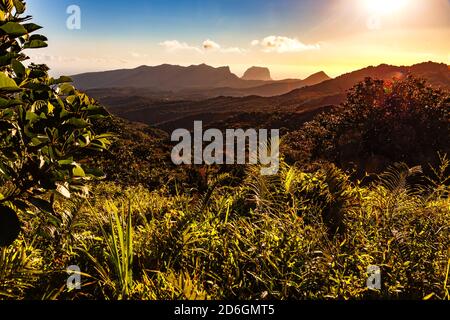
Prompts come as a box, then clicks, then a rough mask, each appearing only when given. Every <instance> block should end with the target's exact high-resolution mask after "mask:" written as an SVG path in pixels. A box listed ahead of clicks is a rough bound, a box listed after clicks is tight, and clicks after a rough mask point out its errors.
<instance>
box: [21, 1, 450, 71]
mask: <svg viewBox="0 0 450 320" xmlns="http://www.w3.org/2000/svg"><path fill="white" fill-rule="evenodd" d="M74 6H76V7H75V11H74V9H73V8H74ZM27 8H28V11H27V13H28V14H30V15H32V16H33V19H34V20H33V22H35V23H37V24H40V25H41V26H43V27H44V29H43V30H41V32H40V33H42V34H44V35H46V36H47V37H48V38H49V47H48V48H45V49H39V50H33V51H32V50H30V51H29V52H28V55H29V56H30V57H31V58H32V60H33V62H35V63H45V64H47V65H48V66H49V67H50V68H51V70H52V71H51V72H52V74H53V75H55V76H56V75H60V74H66V75H73V74H77V73H82V72H90V71H101V70H112V69H123V68H135V67H138V66H141V65H151V66H152V65H159V64H163V63H169V64H177V65H183V66H188V65H192V64H201V63H206V64H209V65H212V66H215V67H219V66H230V68H231V71H232V72H234V73H236V74H237V75H239V76H241V75H242V74H243V73H244V71H245V70H246V69H247V68H249V67H251V66H264V67H268V68H270V70H271V73H272V77H273V78H274V79H285V78H305V77H307V76H308V75H310V74H312V73H315V72H318V71H325V72H326V73H327V74H329V75H330V76H333V77H334V76H338V75H340V74H342V73H346V72H351V71H353V70H357V69H360V68H363V67H366V66H369V65H378V64H381V63H388V64H394V65H412V64H415V63H419V62H424V61H435V62H443V63H447V64H450V0H203V1H200V0H178V1H172V0H128V1H123V0H120V1H119V0H108V1H107V0H96V1H93V0H28V2H27ZM78 8H79V14H78V11H77V10H78ZM68 9H69V10H68Z"/></svg>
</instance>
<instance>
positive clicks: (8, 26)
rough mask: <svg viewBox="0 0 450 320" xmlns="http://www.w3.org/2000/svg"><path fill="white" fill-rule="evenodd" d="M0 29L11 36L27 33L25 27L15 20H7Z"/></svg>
mask: <svg viewBox="0 0 450 320" xmlns="http://www.w3.org/2000/svg"><path fill="white" fill-rule="evenodd" d="M0 30H3V31H4V32H5V33H7V34H8V35H10V36H11V37H21V36H24V35H26V34H27V33H28V31H27V29H25V27H24V26H23V25H21V24H20V23H17V22H7V23H5V24H4V25H2V26H1V27H0Z"/></svg>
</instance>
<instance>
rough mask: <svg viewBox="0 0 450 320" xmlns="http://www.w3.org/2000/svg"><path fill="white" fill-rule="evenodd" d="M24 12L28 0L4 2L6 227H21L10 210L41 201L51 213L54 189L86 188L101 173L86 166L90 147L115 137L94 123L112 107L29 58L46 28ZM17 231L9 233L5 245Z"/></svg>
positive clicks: (1, 126)
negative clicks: (105, 106)
mask: <svg viewBox="0 0 450 320" xmlns="http://www.w3.org/2000/svg"><path fill="white" fill-rule="evenodd" d="M24 12H25V1H22V0H2V1H0V205H1V207H0V227H1V230H2V231H3V230H4V229H8V226H10V227H11V226H12V227H14V228H16V229H17V226H18V223H17V221H18V218H17V217H16V218H11V210H12V211H14V212H18V211H20V210H24V209H27V208H28V207H29V206H35V207H37V208H39V209H41V210H43V211H44V212H46V213H52V211H53V209H52V201H51V200H50V201H48V200H45V199H48V197H47V198H46V197H44V195H47V194H48V193H49V192H50V193H52V194H53V195H54V194H60V195H62V196H64V197H66V198H70V197H71V196H72V195H73V194H74V193H76V194H79V193H83V192H85V185H84V183H85V181H86V180H88V179H92V178H94V177H98V176H102V173H101V172H100V171H98V170H95V169H92V168H88V167H86V166H85V165H83V160H84V159H85V154H86V151H87V150H96V151H101V150H104V149H106V148H107V146H108V145H109V139H108V138H109V137H110V135H108V134H102V135H96V134H95V132H94V131H93V128H92V125H91V121H92V120H93V119H98V118H100V117H104V116H106V115H107V112H106V111H105V110H104V109H103V108H102V107H100V106H99V105H98V104H97V103H96V102H95V101H94V100H93V99H91V98H89V97H88V96H87V95H85V94H83V93H81V92H79V91H77V90H76V89H75V88H74V87H73V86H72V85H71V84H70V82H71V79H70V78H68V77H60V78H58V79H54V78H52V77H50V76H49V74H48V70H49V69H48V67H47V66H46V65H39V64H33V63H29V64H28V65H27V64H26V63H25V62H26V60H28V59H29V57H27V55H26V52H25V50H28V49H37V48H43V47H46V46H47V43H46V41H47V38H46V37H45V36H43V35H39V34H35V33H34V32H35V31H37V30H39V29H40V28H41V27H40V26H38V25H36V24H34V23H30V22H29V21H30V19H31V17H30V16H25V15H24ZM51 198H53V197H51ZM12 221H15V222H12ZM5 224H8V226H5ZM13 233H14V234H17V231H16V232H13ZM0 237H3V235H1V234H0ZM13 238H15V237H12V236H11V237H8V238H7V239H6V238H5V239H2V242H1V243H0V245H6V244H9V243H10V242H11V240H13ZM3 240H5V241H3ZM7 240H8V241H7Z"/></svg>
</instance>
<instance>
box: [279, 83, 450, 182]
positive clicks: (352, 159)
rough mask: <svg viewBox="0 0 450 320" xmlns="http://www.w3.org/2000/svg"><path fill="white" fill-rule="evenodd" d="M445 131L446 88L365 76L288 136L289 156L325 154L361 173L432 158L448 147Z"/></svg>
mask: <svg viewBox="0 0 450 320" xmlns="http://www.w3.org/2000/svg"><path fill="white" fill-rule="evenodd" d="M449 137H450V95H449V94H448V92H445V91H442V90H439V89H434V88H432V87H429V86H427V84H426V83H425V81H423V80H420V79H415V78H413V77H407V78H405V79H404V80H400V81H383V80H374V79H371V78H367V79H366V80H365V81H364V82H361V83H359V84H357V85H356V86H355V87H354V88H353V89H352V90H351V91H350V92H349V93H348V96H347V100H346V102H344V103H343V104H342V105H341V106H339V107H336V108H334V110H332V111H331V112H327V113H323V114H321V115H319V116H318V117H316V118H315V120H313V121H311V122H309V123H307V124H306V125H305V126H304V127H303V128H302V129H301V130H300V131H297V132H295V133H293V134H291V135H290V137H289V138H288V140H289V141H290V143H289V144H290V145H291V149H293V150H294V151H293V152H291V156H292V158H294V160H305V159H306V161H310V160H319V159H320V160H327V161H331V162H334V163H336V164H337V165H339V166H340V167H343V168H357V169H358V170H359V171H360V173H361V174H364V173H365V172H366V171H369V172H381V171H382V170H384V169H385V168H386V167H387V166H389V165H390V164H393V163H395V162H406V163H408V164H409V165H427V164H428V163H434V164H436V163H437V162H438V160H439V159H437V153H438V152H441V153H448V152H449V149H450V144H449ZM296 151H298V152H297V154H296ZM302 152H303V157H302V155H301V153H302ZM305 154H306V155H305Z"/></svg>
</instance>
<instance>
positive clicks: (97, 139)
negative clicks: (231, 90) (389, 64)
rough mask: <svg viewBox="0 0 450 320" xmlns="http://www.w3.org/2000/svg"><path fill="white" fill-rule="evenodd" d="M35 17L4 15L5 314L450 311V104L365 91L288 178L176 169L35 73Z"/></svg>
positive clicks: (162, 151) (414, 90) (293, 145)
mask: <svg viewBox="0 0 450 320" xmlns="http://www.w3.org/2000/svg"><path fill="white" fill-rule="evenodd" d="M23 6H24V3H23V1H19V0H16V1H12V0H0V21H1V22H0V38H1V39H2V41H1V45H0V50H1V51H0V65H1V66H0V68H1V72H0V135H1V140H0V190H1V191H0V204H1V206H0V299H261V300H265V299H398V298H412V299H450V287H449V285H450V279H449V278H450V198H449V192H450V186H449V185H450V159H449V158H448V156H447V155H446V154H445V152H448V150H449V149H448V148H449V141H450V139H449V137H450V134H449V131H448V130H449V123H448V121H449V117H448V112H449V105H448V103H449V100H448V93H445V92H441V91H437V90H433V89H430V88H429V87H427V86H426V84H425V83H423V82H422V81H419V80H415V79H406V80H404V81H399V82H395V83H393V84H392V85H391V84H386V83H384V82H380V81H375V80H371V79H367V80H366V81H365V83H361V84H359V85H357V86H356V87H355V88H354V89H353V91H352V92H350V93H349V96H348V100H347V102H346V103H345V104H344V105H343V106H341V107H339V108H337V109H335V110H333V111H331V112H328V113H325V114H322V115H319V116H318V117H317V118H315V120H313V121H312V122H309V123H307V124H305V125H304V126H303V127H302V129H301V130H300V131H298V132H295V133H294V134H290V135H288V137H286V138H285V139H286V141H288V142H289V144H288V145H289V146H290V149H288V150H286V151H285V157H286V158H285V159H282V161H281V167H280V170H279V172H278V174H276V175H273V176H261V175H260V168H259V167H258V166H250V165H249V166H245V167H242V166H240V167H239V166H238V167H231V168H229V167H227V168H216V167H195V166H192V167H182V168H179V167H178V168H177V167H174V166H173V165H171V164H170V163H169V161H168V156H169V155H168V154H169V152H168V150H170V145H169V144H167V143H166V142H167V135H166V134H164V133H162V132H160V131H157V130H154V129H151V128H148V127H146V126H137V125H132V124H129V123H126V122H125V121H123V120H120V119H117V118H113V117H109V116H108V117H105V116H106V115H107V114H106V112H105V111H104V110H103V109H102V108H101V107H99V106H98V105H97V104H96V103H95V101H93V100H92V99H90V98H89V97H87V96H86V95H85V94H83V93H81V92H78V91H77V90H76V89H75V88H73V86H71V85H70V84H69V83H68V82H69V80H70V79H67V78H64V77H63V78H60V79H58V80H55V79H52V78H50V77H49V76H48V74H47V68H46V67H45V66H42V65H40V66H38V65H33V64H30V65H29V66H28V67H25V65H24V64H22V62H23V61H24V60H25V59H26V56H25V55H24V54H23V52H22V50H23V49H25V48H33V47H40V46H43V45H44V43H45V38H44V37H43V36H33V35H30V33H31V32H32V31H34V30H36V29H37V26H34V25H33V26H31V25H30V24H26V23H25V21H26V20H28V18H20V16H21V14H22V13H23V11H24V7H23ZM33 41H38V42H34V44H32V43H33ZM93 124H94V125H93ZM380 128H383V130H380ZM406 128H409V129H410V130H407V129H406ZM411 130H422V131H426V132H420V131H417V134H414V135H412V134H411V132H412V131H411ZM427 130H432V131H430V132H428V131H427ZM108 132H112V133H113V134H114V137H115V138H114V139H112V138H113V136H112V135H111V134H108ZM405 132H406V133H407V134H405ZM419 132H420V133H421V134H420V135H419V134H418V133H419ZM298 135H300V136H298ZM404 135H407V137H408V139H411V137H413V138H414V139H413V140H411V141H412V142H411V141H410V140H408V141H404V140H401V139H405V137H404ZM300 139H301V140H300ZM300 141H303V142H302V143H300ZM111 142H112V145H111V146H110V143H111ZM348 144H351V145H352V146H354V145H358V149H357V152H354V155H353V156H354V157H353V158H352V159H350V160H351V161H353V162H354V163H355V167H354V168H355V169H356V170H361V172H363V171H364V173H365V171H367V168H368V167H367V166H366V165H363V163H366V161H368V160H367V159H368V158H370V157H373V156H374V155H383V156H384V157H385V158H386V160H385V162H384V163H383V165H381V166H379V167H377V168H376V170H374V171H376V172H379V173H378V174H374V175H370V176H369V175H361V179H359V180H358V175H355V174H354V171H351V170H348V169H349V167H350V168H353V167H351V166H348V165H347V164H348V163H350V162H351V161H350V160H349V159H348V158H345V157H343V154H344V150H345V148H347V147H348ZM411 144H412V145H411ZM109 146H110V148H109V150H107V149H108V147H109ZM346 146H347V147H346ZM98 151H105V152H102V153H101V154H99V153H95V154H94V152H98ZM438 152H441V153H438ZM431 154H433V156H435V155H438V156H437V157H438V161H434V160H433V159H432V158H430V157H431V156H430V155H431ZM343 159H344V160H345V161H341V160H343ZM361 159H362V160H361ZM430 159H431V160H430ZM288 160H289V161H288ZM295 160H297V163H295ZM299 160H302V161H304V162H299ZM315 160H320V161H315ZM360 160H361V161H360ZM428 160H430V161H429V162H432V163H435V164H433V165H432V166H427V165H425V162H426V161H428ZM358 161H360V162H358ZM418 164H422V166H417V165H418ZM93 168H94V169H93ZM102 171H103V172H104V173H105V174H106V179H104V180H102V181H99V180H93V179H94V178H98V177H102V176H103V172H102ZM20 228H22V230H23V232H22V233H20V234H19V232H18V231H19V230H20ZM71 265H77V266H79V267H80V269H81V272H82V273H81V278H82V289H81V290H71V289H69V288H68V287H67V286H66V281H67V278H68V274H67V272H66V270H67V267H68V266H71ZM370 265H377V266H379V267H380V268H381V270H382V288H381V290H372V289H369V288H368V287H367V285H366V280H367V277H368V275H367V268H368V267H369V266H370Z"/></svg>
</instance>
